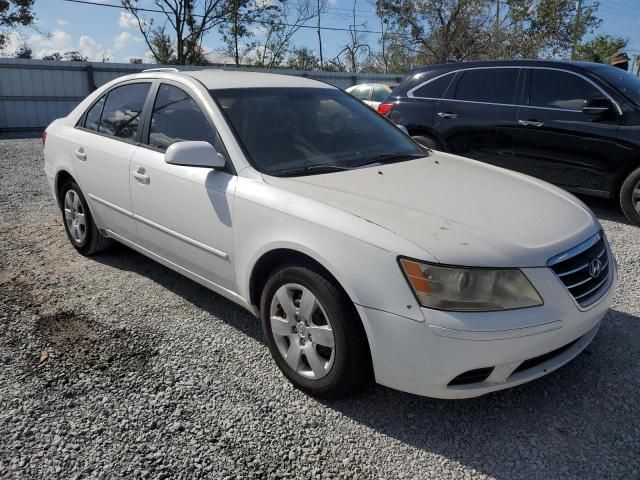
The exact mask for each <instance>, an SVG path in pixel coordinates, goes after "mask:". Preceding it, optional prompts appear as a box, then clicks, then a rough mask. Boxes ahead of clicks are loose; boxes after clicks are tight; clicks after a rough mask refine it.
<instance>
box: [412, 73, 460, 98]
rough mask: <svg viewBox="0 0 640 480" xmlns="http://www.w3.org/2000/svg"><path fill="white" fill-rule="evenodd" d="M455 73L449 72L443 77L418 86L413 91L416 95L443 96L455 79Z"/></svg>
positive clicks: (423, 96) (426, 96) (425, 96)
mask: <svg viewBox="0 0 640 480" xmlns="http://www.w3.org/2000/svg"><path fill="white" fill-rule="evenodd" d="M453 77H454V74H452V73H449V74H446V75H444V76H442V77H439V78H436V79H435V80H431V81H430V82H429V83H426V84H425V85H423V86H421V87H420V88H418V89H417V90H416V91H414V92H413V96H414V97H421V98H442V97H443V96H444V94H445V92H446V91H447V88H449V84H450V83H451V80H453Z"/></svg>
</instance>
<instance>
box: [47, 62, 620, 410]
mask: <svg viewBox="0 0 640 480" xmlns="http://www.w3.org/2000/svg"><path fill="white" fill-rule="evenodd" d="M336 115H337V116H338V118H339V120H340V121H339V122H338V124H339V125H340V128H336ZM44 141H45V147H44V154H45V166H44V168H45V172H46V176H47V179H48V182H49V185H50V187H51V191H52V192H53V195H54V197H55V199H56V202H57V204H58V205H59V207H60V211H61V216H62V220H63V224H64V227H65V229H66V232H67V235H68V237H69V241H70V242H71V245H73V247H74V248H75V249H76V250H77V251H78V252H79V253H80V254H82V255H92V254H96V253H98V252H100V251H102V250H104V249H105V248H107V247H108V246H109V244H110V243H111V242H112V241H117V242H120V243H123V244H125V245H127V246H129V247H131V248H132V249H134V250H137V251H138V252H140V253H142V254H144V255H146V256H148V257H149V258H151V259H153V260H155V261H157V262H160V263H161V264H163V265H165V266H167V267H169V268H171V269H173V270H175V271H177V272H179V273H181V274H183V275H184V276H186V277H188V278H190V279H192V280H194V281H195V282H198V283H200V284H202V285H204V286H206V287H208V288H209V289H211V291H212V292H215V293H216V294H219V295H222V296H224V297H226V298H228V299H229V300H231V301H233V302H236V303H237V304H239V305H241V306H243V307H244V308H246V309H247V310H248V311H250V312H251V313H253V314H254V315H255V316H256V317H258V318H260V319H261V321H262V327H263V330H264V337H265V339H266V343H267V345H268V347H269V350H270V352H271V354H272V356H273V358H274V360H275V362H276V364H277V365H278V367H279V368H280V370H281V371H282V372H283V374H284V375H285V376H286V377H287V378H288V379H289V380H290V381H291V382H292V383H293V384H294V385H295V386H297V387H298V388H300V389H302V390H303V391H305V392H308V393H310V394H313V395H318V396H334V397H335V396H339V395H345V394H348V393H350V392H353V391H356V390H359V389H361V388H363V387H365V386H366V385H368V384H369V383H370V382H372V381H374V380H375V381H376V382H378V383H379V384H382V385H387V386H389V387H392V388H395V389H399V390H403V391H407V392H412V393H415V394H420V395H427V396H432V397H440V398H464V397H473V396H478V395H482V394H485V393H488V392H491V391H495V390H499V389H503V388H507V387H511V386H514V385H518V384H522V383H524V382H528V381H530V380H533V379H535V378H538V377H541V376H542V375H545V374H547V373H549V372H551V371H553V370H555V369H557V368H558V367H560V366H562V365H564V364H566V363H567V362H569V361H570V360H571V359H572V358H574V357H575V356H576V355H578V354H579V353H580V352H581V351H582V350H583V349H584V348H585V347H586V346H587V345H588V344H589V342H591V340H592V339H593V338H594V337H595V335H596V333H597V331H598V329H599V327H600V324H601V321H602V318H603V317H604V315H605V314H606V312H607V310H608V307H609V304H610V302H611V298H612V296H613V294H614V287H615V283H616V278H617V272H616V264H615V261H614V258H613V255H612V253H611V251H610V248H609V245H608V243H607V239H606V238H605V235H604V233H603V232H602V229H601V227H600V225H599V224H598V221H597V220H596V218H595V217H594V216H593V214H592V213H591V211H590V210H589V209H588V208H587V207H585V206H584V205H583V204H582V203H581V202H580V201H579V200H577V199H576V198H574V197H573V196H571V195H570V194H568V193H566V192H564V191H563V190H560V189H558V188H556V187H554V186H551V185H550V184H547V183H544V182H542V181H540V180H536V179H534V178H532V177H528V176H524V175H522V174H519V173H515V172H512V171H508V170H504V169H502V168H499V167H496V166H491V165H487V164H483V163H480V162H476V161H473V160H469V159H466V158H462V157H459V156H455V155H451V154H447V153H442V152H433V151H430V150H426V149H423V148H422V147H420V146H418V144H416V143H414V142H413V141H412V140H411V139H410V138H409V137H408V136H406V135H405V134H404V133H403V132H402V131H401V130H400V129H398V128H396V127H395V126H394V125H393V124H392V123H390V122H389V121H388V120H386V119H385V118H384V117H382V116H380V115H378V114H377V113H376V112H375V111H373V110H372V109H370V108H369V107H367V106H366V105H364V104H363V103H362V102H360V101H358V100H357V99H355V98H353V97H351V96H349V95H348V94H346V93H344V92H342V91H341V90H339V89H337V88H334V87H332V86H330V85H328V84H325V83H322V82H317V81H314V80H311V79H304V78H298V77H293V76H281V75H273V74H262V73H247V72H224V71H212V70H200V71H188V72H180V71H177V70H175V69H170V70H165V69H156V70H149V71H145V72H142V73H139V74H134V75H129V76H126V77H121V78H118V79H116V80H113V81H112V82H110V83H108V84H106V85H104V86H103V87H101V88H100V89H98V90H97V91H96V92H94V93H92V94H91V95H89V97H87V98H86V99H85V100H84V101H82V102H81V103H80V104H79V105H78V107H77V108H75V109H74V110H73V111H72V112H71V113H70V114H69V115H68V116H66V117H64V118H61V119H58V120H56V121H54V122H53V123H52V124H51V125H50V126H49V127H48V128H47V130H46V132H45V136H44ZM212 294H214V293H212Z"/></svg>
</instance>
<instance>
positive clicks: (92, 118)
mask: <svg viewBox="0 0 640 480" xmlns="http://www.w3.org/2000/svg"><path fill="white" fill-rule="evenodd" d="M105 98H107V96H106V95H103V96H102V98H100V100H98V101H97V102H96V103H94V104H93V107H91V108H90V109H89V111H88V112H87V115H86V117H85V121H84V128H88V129H89V130H94V131H96V132H97V131H98V125H99V124H100V115H102V107H103V106H104V100H105Z"/></svg>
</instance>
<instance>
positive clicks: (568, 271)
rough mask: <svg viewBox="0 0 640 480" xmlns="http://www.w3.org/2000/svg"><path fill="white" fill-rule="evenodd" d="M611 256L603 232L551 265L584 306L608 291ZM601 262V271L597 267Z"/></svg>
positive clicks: (591, 303) (595, 300) (550, 262)
mask: <svg viewBox="0 0 640 480" xmlns="http://www.w3.org/2000/svg"><path fill="white" fill-rule="evenodd" d="M610 263H611V262H610V258H609V254H608V253H607V245H606V241H605V239H604V235H603V234H602V233H598V234H596V235H594V236H593V237H591V238H590V239H589V240H587V241H586V242H584V243H582V244H580V245H578V246H577V247H575V248H572V249H571V250H569V251H567V252H565V253H563V254H560V255H558V256H556V257H554V258H552V259H551V260H549V267H550V268H551V269H552V270H553V271H554V272H555V274H556V275H557V276H558V278H559V279H560V280H561V281H562V283H564V285H565V287H567V289H568V290H569V293H571V295H572V296H573V298H574V299H575V301H576V302H577V303H578V305H580V307H582V308H587V307H589V306H590V305H593V304H594V303H595V302H597V301H598V300H599V299H600V298H601V297H602V296H603V295H604V294H605V292H606V291H607V287H608V284H609V282H608V280H609V270H610ZM598 264H599V267H600V268H599V271H598V269H596V267H597V266H598Z"/></svg>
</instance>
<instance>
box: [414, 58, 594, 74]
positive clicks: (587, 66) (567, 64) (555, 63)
mask: <svg viewBox="0 0 640 480" xmlns="http://www.w3.org/2000/svg"><path fill="white" fill-rule="evenodd" d="M509 66H513V67H556V68H558V67H562V68H565V69H566V70H576V71H581V70H592V69H594V68H602V67H603V64H601V63H591V62H574V61H568V60H490V61H480V62H451V63H440V64H437V65H427V66H424V67H418V68H414V69H412V70H411V71H409V72H408V74H407V77H411V76H413V75H415V74H418V73H422V72H428V71H431V70H442V71H448V70H460V69H463V68H475V67H509Z"/></svg>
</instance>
